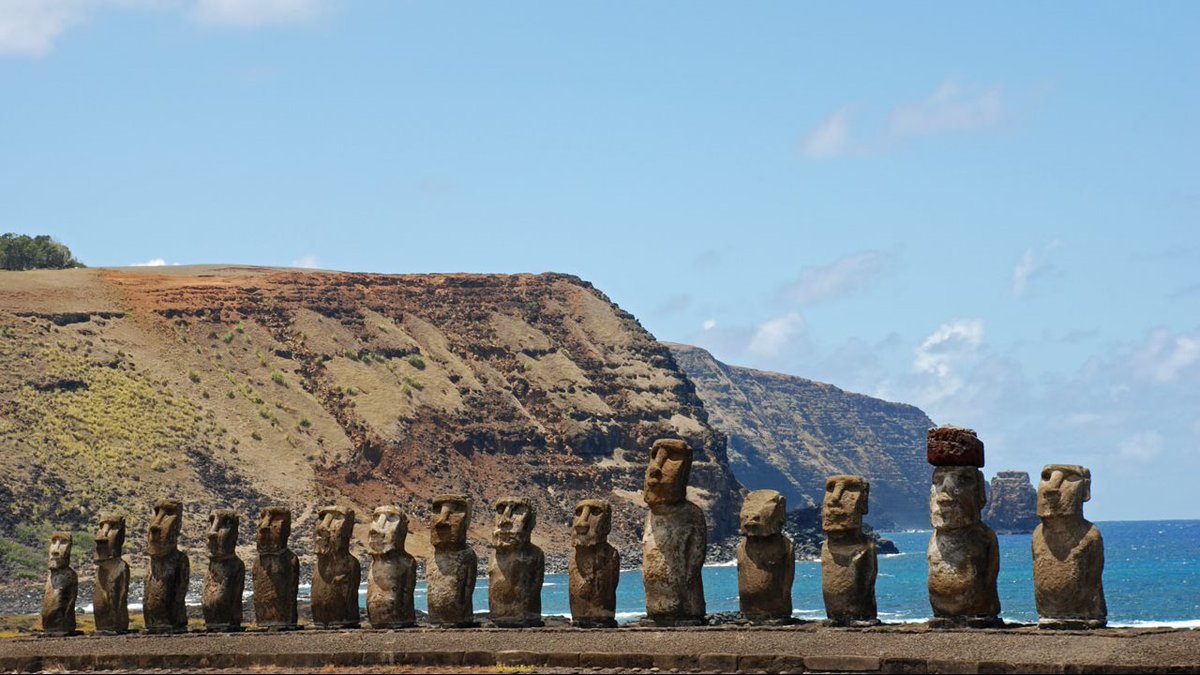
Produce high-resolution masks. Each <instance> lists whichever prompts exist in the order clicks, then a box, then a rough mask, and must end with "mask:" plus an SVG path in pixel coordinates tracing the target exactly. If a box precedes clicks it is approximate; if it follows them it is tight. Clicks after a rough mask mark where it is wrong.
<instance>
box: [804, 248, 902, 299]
mask: <svg viewBox="0 0 1200 675" xmlns="http://www.w3.org/2000/svg"><path fill="white" fill-rule="evenodd" d="M889 262H890V261H889V257H888V256H887V255H885V254H883V253H880V252H878V251H863V252H862V253H855V254H852V255H847V256H843V257H841V258H838V259H837V260H835V261H833V262H832V263H830V264H828V265H818V266H806V267H802V268H801V269H800V276H799V277H798V278H797V279H796V280H795V281H793V282H791V283H790V284H788V285H787V286H786V287H784V288H783V289H782V291H781V293H782V295H783V297H784V298H785V299H787V300H789V301H791V302H794V303H796V304H799V305H802V306H810V305H815V304H818V303H821V302H826V301H828V300H833V299H835V298H840V297H843V296H846V295H850V294H852V293H855V292H858V291H860V290H862V289H864V288H866V287H867V286H869V285H870V284H871V283H872V282H873V281H874V280H875V278H876V277H877V276H879V274H880V272H882V271H883V270H884V269H886V268H887V266H888V263H889Z"/></svg>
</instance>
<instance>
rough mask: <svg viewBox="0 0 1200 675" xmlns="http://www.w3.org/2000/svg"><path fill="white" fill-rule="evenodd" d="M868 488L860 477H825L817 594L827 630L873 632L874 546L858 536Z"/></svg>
mask: <svg viewBox="0 0 1200 675" xmlns="http://www.w3.org/2000/svg"><path fill="white" fill-rule="evenodd" d="M870 494H871V484H870V483H868V482H867V480H866V479H865V478H863V477H862V476H830V477H829V479H828V480H826V481H825V503H824V506H823V508H822V511H821V529H823V530H825V541H824V542H823V543H822V544H821V592H822V594H823V595H824V596H825V615H826V616H828V617H829V623H830V625H833V626H858V627H862V626H873V625H875V624H878V623H879V618H878V616H877V613H876V610H875V577H876V572H877V571H878V568H877V567H876V564H877V561H876V559H875V542H874V541H872V540H871V538H870V537H868V536H867V535H866V534H865V533H864V532H863V516H864V515H866V513H867V502H868V500H869V497H870Z"/></svg>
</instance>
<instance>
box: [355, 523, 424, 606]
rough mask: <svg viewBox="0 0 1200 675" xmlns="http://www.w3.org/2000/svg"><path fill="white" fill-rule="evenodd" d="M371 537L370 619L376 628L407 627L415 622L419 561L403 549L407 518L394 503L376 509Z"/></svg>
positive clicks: (368, 598) (368, 575) (368, 577)
mask: <svg viewBox="0 0 1200 675" xmlns="http://www.w3.org/2000/svg"><path fill="white" fill-rule="evenodd" d="M374 515H375V517H374V519H372V521H371V532H370V535H369V538H368V542H367V543H368V549H369V552H370V554H371V567H370V568H369V569H368V571H367V618H368V619H369V620H370V621H371V626H372V627H374V628H404V627H407V626H412V625H414V624H415V623H416V620H417V619H416V610H415V608H414V607H413V591H414V589H415V587H416V583H417V562H416V560H414V559H413V557H412V556H411V555H409V554H408V553H407V552H406V551H405V550H404V540H405V538H406V537H407V536H408V517H407V516H405V515H404V513H403V512H401V511H400V509H399V508H397V507H395V506H381V507H379V508H377V509H375V514H374Z"/></svg>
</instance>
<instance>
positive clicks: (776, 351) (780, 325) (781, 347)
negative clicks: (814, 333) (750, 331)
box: [747, 312, 806, 358]
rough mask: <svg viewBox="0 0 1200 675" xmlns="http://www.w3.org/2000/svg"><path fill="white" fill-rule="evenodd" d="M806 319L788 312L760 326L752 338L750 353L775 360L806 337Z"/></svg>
mask: <svg viewBox="0 0 1200 675" xmlns="http://www.w3.org/2000/svg"><path fill="white" fill-rule="evenodd" d="M805 326H806V324H805V322H804V317H803V316H801V315H800V314H799V313H797V312H788V313H787V314H784V315H783V316H778V317H775V318H774V319H770V320H768V321H764V322H762V323H761V324H759V325H758V328H757V329H756V330H755V331H754V336H753V337H751V338H750V343H749V345H748V347H747V348H748V349H749V351H750V353H752V354H755V355H757V356H761V357H767V358H773V357H776V356H779V355H781V354H783V352H784V351H786V350H787V349H788V348H789V347H792V346H793V345H794V344H795V343H796V342H797V341H798V340H800V339H802V338H803V337H804V335H805Z"/></svg>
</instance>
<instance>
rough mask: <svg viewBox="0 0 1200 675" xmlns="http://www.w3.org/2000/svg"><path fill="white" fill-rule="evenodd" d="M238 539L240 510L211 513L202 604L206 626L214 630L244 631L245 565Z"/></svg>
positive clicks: (210, 630)
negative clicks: (239, 553) (240, 556)
mask: <svg viewBox="0 0 1200 675" xmlns="http://www.w3.org/2000/svg"><path fill="white" fill-rule="evenodd" d="M237 541H238V515H237V512H235V511H231V510H229V509H222V510H220V511H214V512H213V513H211V514H210V515H209V516H208V556H209V557H208V571H207V572H206V573H205V575H204V588H203V591H202V595H201V600H200V604H201V607H202V609H203V611H204V629H205V630H206V631H209V632H212V633H221V632H232V631H240V630H242V591H243V590H244V589H245V587H246V564H245V563H243V562H242V559H241V558H239V557H238V556H237V551H236V549H237Z"/></svg>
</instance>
